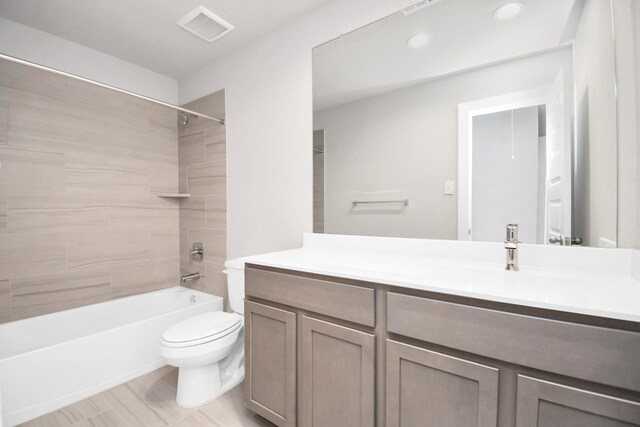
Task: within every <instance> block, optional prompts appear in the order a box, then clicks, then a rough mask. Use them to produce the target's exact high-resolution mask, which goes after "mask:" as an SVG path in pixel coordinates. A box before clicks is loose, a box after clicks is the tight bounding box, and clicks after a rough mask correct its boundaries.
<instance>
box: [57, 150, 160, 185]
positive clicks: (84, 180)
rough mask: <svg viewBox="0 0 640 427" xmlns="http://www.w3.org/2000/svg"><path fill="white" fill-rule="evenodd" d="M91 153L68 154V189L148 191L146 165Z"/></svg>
mask: <svg viewBox="0 0 640 427" xmlns="http://www.w3.org/2000/svg"><path fill="white" fill-rule="evenodd" d="M86 157H89V156H86ZM92 157H93V158H92V159H89V158H84V159H75V158H71V159H70V158H69V157H67V162H66V167H65V188H66V189H67V190H71V191H82V190H84V191H92V192H95V191H100V192H101V193H102V194H105V193H106V194H121V193H122V192H146V191H148V189H149V175H148V173H147V169H146V165H142V164H140V165H125V164H121V163H119V162H118V161H117V160H116V159H110V158H108V157H105V156H92Z"/></svg>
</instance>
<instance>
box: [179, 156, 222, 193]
mask: <svg viewBox="0 0 640 427" xmlns="http://www.w3.org/2000/svg"><path fill="white" fill-rule="evenodd" d="M187 183H188V184H187V185H188V186H189V193H190V194H191V195H192V196H213V195H216V194H226V193H227V165H226V161H225V160H217V161H213V162H206V163H198V164H197V165H192V166H189V169H188V171H187Z"/></svg>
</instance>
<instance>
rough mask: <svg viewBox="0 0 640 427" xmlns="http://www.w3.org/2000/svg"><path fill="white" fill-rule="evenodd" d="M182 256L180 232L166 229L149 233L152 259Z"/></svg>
mask: <svg viewBox="0 0 640 427" xmlns="http://www.w3.org/2000/svg"><path fill="white" fill-rule="evenodd" d="M179 256H180V233H179V232H178V231H167V230H164V229H158V230H153V229H152V230H151V232H150V233H149V257H150V258H151V259H161V258H177V257H179Z"/></svg>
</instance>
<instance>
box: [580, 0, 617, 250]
mask: <svg viewBox="0 0 640 427" xmlns="http://www.w3.org/2000/svg"><path fill="white" fill-rule="evenodd" d="M610 14H611V4H610V3H609V2H603V1H600V0H590V1H587V2H586V3H585V6H584V10H583V12H582V17H581V19H580V24H579V26H578V31H577V34H576V38H575V44H574V46H575V48H574V55H575V82H576V83H575V85H576V103H577V110H578V120H577V129H576V146H577V158H576V163H577V165H578V167H577V170H576V175H575V179H574V183H573V187H574V191H573V194H574V196H573V199H574V201H573V208H574V209H573V212H572V216H573V222H572V234H573V236H578V237H582V238H583V241H584V244H585V245H587V246H598V243H599V239H600V238H606V239H609V240H613V241H615V240H616V239H617V235H616V234H617V227H616V225H617V209H618V205H617V203H618V192H617V178H618V177H617V173H616V169H617V156H618V151H617V149H616V146H615V145H614V144H612V141H615V140H616V138H617V131H616V127H617V113H616V95H615V67H614V64H615V59H614V44H613V41H612V34H613V28H612V25H611V18H610Z"/></svg>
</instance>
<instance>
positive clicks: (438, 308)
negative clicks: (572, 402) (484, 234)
mask: <svg viewBox="0 0 640 427" xmlns="http://www.w3.org/2000/svg"><path fill="white" fill-rule="evenodd" d="M387 325H388V330H389V332H392V333H396V334H401V335H404V336H407V337H412V338H416V339H419V340H423V341H426V342H430V343H434V344H439V345H443V346H446V347H450V348H455V349H459V350H462V351H466V352H469V353H474V354H478V355H482V356H486V357H490V358H494V359H497V360H503V361H506V362H510V363H514V364H517V365H521V366H528V367H531V368H535V369H541V370H545V371H548V372H554V373H557V374H562V375H567V376H570V377H574V378H580V379H584V380H588V381H594V382H598V383H601V384H607V385H611V386H616V387H622V388H626V389H629V390H634V391H640V359H639V358H638V356H637V355H638V354H640V334H639V333H636V332H629V331H622V330H617V329H608V328H601V327H596V326H588V325H581V324H577V323H569V322H562V321H557V320H550V319H543V318H538V317H532V316H525V315H520V314H514V313H507V312H502V311H496V310H489V309H485V308H480V307H474V306H468V305H461V304H454V303H450V302H444V301H436V300H431V299H428V298H420V297H414V296H409V295H402V294H397V293H393V292H390V293H389V295H388V298H387Z"/></svg>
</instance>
